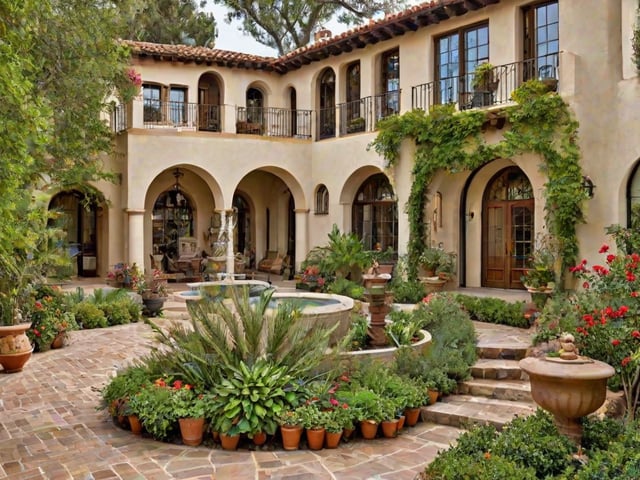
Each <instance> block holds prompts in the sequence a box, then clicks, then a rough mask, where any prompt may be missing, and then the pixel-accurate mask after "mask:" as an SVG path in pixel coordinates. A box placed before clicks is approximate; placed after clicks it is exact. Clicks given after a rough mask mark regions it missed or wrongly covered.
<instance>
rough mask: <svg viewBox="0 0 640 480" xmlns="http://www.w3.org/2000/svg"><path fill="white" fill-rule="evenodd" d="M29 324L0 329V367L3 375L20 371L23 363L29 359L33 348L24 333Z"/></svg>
mask: <svg viewBox="0 0 640 480" xmlns="http://www.w3.org/2000/svg"><path fill="white" fill-rule="evenodd" d="M30 326H31V325H30V324H29V323H21V324H18V325H9V326H4V327H0V365H2V367H3V369H4V370H3V372H4V373H15V372H20V371H22V368H23V367H24V365H25V363H27V361H28V360H29V358H31V352H32V351H33V347H32V346H31V342H29V338H28V337H27V334H26V333H25V332H26V331H27V330H29V327H30Z"/></svg>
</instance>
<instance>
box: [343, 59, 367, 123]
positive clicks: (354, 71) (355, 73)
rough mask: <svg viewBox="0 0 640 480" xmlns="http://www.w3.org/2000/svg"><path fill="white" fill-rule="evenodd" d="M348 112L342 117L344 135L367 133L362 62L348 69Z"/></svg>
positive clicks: (351, 65)
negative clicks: (362, 94)
mask: <svg viewBox="0 0 640 480" xmlns="http://www.w3.org/2000/svg"><path fill="white" fill-rule="evenodd" d="M346 81H347V85H346V90H347V105H346V107H347V111H346V116H344V117H341V121H342V122H343V123H344V125H342V133H356V132H364V131H365V122H366V119H365V111H364V108H365V107H364V105H363V102H362V101H361V100H360V62H354V63H352V64H350V65H349V66H348V67H347V79H346Z"/></svg>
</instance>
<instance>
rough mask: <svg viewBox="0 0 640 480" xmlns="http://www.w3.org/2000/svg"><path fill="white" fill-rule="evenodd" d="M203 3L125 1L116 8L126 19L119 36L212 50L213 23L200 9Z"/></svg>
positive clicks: (203, 1)
mask: <svg viewBox="0 0 640 480" xmlns="http://www.w3.org/2000/svg"><path fill="white" fill-rule="evenodd" d="M206 4H207V1H206V0H201V1H200V2H198V1H197V0H129V1H125V2H121V3H120V4H119V9H120V11H121V13H122V15H123V16H124V18H125V20H126V25H125V29H124V31H123V32H122V34H121V36H122V37H123V38H125V39H127V40H138V41H143V42H152V43H170V44H188V45H200V46H206V47H213V46H214V43H215V37H216V21H215V19H214V18H213V14H212V13H207V12H204V11H202V10H201V9H202V8H203V7H204V6H205V5H206Z"/></svg>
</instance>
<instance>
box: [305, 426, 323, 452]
mask: <svg viewBox="0 0 640 480" xmlns="http://www.w3.org/2000/svg"><path fill="white" fill-rule="evenodd" d="M306 433H307V446H308V447H309V450H322V446H323V445H324V436H325V429H324V428H307V429H306Z"/></svg>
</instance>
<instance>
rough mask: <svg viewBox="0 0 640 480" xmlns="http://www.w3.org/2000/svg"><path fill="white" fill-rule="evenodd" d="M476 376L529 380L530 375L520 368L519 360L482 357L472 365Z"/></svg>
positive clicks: (472, 371)
mask: <svg viewBox="0 0 640 480" xmlns="http://www.w3.org/2000/svg"><path fill="white" fill-rule="evenodd" d="M471 375H472V376H473V377H474V378H480V379H491V380H528V379H529V375H527V374H526V373H525V372H524V371H522V370H521V369H520V366H519V365H518V360H503V359H491V358H480V359H478V361H477V362H476V364H475V365H474V366H472V367H471Z"/></svg>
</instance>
